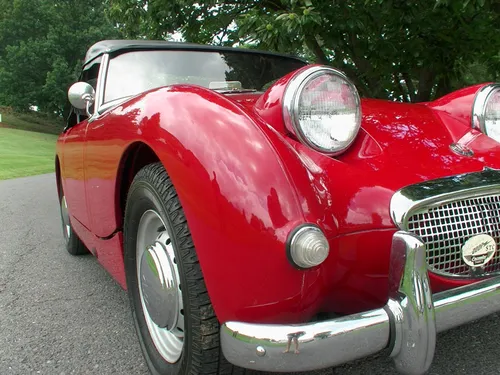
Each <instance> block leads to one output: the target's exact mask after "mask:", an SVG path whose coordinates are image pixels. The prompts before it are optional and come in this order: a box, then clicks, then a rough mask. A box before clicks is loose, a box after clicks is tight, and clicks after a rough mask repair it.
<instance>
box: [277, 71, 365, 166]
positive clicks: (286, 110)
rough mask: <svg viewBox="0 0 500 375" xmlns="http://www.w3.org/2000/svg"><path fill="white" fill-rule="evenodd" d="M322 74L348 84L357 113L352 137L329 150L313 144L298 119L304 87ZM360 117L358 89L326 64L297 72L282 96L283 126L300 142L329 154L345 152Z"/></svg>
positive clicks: (356, 131)
mask: <svg viewBox="0 0 500 375" xmlns="http://www.w3.org/2000/svg"><path fill="white" fill-rule="evenodd" d="M324 74H331V75H335V76H337V77H338V78H340V79H341V80H343V81H344V82H345V83H346V84H347V85H348V86H349V89H350V90H351V93H352V94H353V96H354V100H355V103H356V109H357V112H356V113H357V115H358V118H357V121H356V124H355V128H354V132H353V136H352V138H351V139H350V140H349V142H347V143H346V144H345V145H344V146H343V147H341V148H338V149H335V150H329V149H325V148H322V147H319V146H317V145H316V144H314V143H313V142H312V141H311V140H310V139H308V137H307V136H306V135H305V134H304V131H303V130H302V127H301V125H300V123H299V119H298V113H299V101H300V97H301V94H302V92H303V90H304V88H305V87H306V86H307V85H308V83H310V82H311V81H312V80H314V79H316V78H318V77H320V76H321V75H324ZM361 119H362V112H361V98H360V95H359V93H358V90H357V89H356V86H355V85H354V84H353V83H352V81H351V80H350V79H349V78H348V77H347V76H346V75H345V74H344V73H343V72H341V71H340V70H337V69H334V68H331V67H327V66H313V67H310V68H307V69H305V70H304V71H302V72H300V73H299V74H297V75H296V76H295V77H293V78H292V79H291V80H290V82H289V83H288V85H287V87H286V89H285V93H284V96H283V120H284V123H285V126H286V128H287V129H288V130H289V131H291V132H292V133H293V134H295V135H296V136H297V138H298V139H299V141H300V142H302V143H303V144H305V145H306V146H308V147H310V148H312V149H313V150H315V151H318V152H321V153H323V154H327V155H330V156H336V155H339V154H341V153H343V152H345V151H346V150H347V149H348V148H349V147H350V146H351V145H352V143H353V142H354V141H355V139H356V137H357V134H358V132H359V129H360V128H361Z"/></svg>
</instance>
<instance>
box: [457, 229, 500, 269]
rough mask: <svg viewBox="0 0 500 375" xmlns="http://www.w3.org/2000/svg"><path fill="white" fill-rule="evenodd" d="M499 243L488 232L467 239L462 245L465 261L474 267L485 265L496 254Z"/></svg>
mask: <svg viewBox="0 0 500 375" xmlns="http://www.w3.org/2000/svg"><path fill="white" fill-rule="evenodd" d="M496 249H497V244H496V242H495V239H494V238H493V237H491V236H490V235H487V234H478V235H476V236H473V237H471V238H469V239H468V240H467V241H465V243H464V245H463V246H462V258H463V260H464V262H465V263H466V264H467V265H468V266H470V267H473V268H478V267H484V266H485V265H486V264H487V263H488V262H489V261H490V260H491V259H493V256H494V255H495V251H496Z"/></svg>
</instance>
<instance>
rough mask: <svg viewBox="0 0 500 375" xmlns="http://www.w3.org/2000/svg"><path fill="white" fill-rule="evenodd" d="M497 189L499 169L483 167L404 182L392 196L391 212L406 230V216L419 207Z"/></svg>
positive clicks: (399, 224) (435, 204)
mask: <svg viewBox="0 0 500 375" xmlns="http://www.w3.org/2000/svg"><path fill="white" fill-rule="evenodd" d="M499 192H500V171H499V170H496V169H491V168H485V169H484V170H483V171H481V172H472V173H465V174H460V175H455V176H449V177H444V178H440V179H436V180H430V181H425V182H422V183H418V184H414V185H409V186H406V187H404V188H402V189H400V190H398V191H397V192H396V193H394V195H393V196H392V198H391V203H390V212H391V217H392V220H393V221H394V223H395V224H396V225H397V226H398V227H399V228H400V229H402V230H407V225H408V218H410V217H411V216H413V215H415V214H416V213H418V212H419V210H422V209H429V208H432V207H436V206H439V205H441V204H444V203H449V202H452V201H454V200H457V199H464V198H475V197H479V196H481V195H487V194H494V193H499Z"/></svg>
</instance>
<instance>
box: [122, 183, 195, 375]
mask: <svg viewBox="0 0 500 375" xmlns="http://www.w3.org/2000/svg"><path fill="white" fill-rule="evenodd" d="M173 199H176V198H173ZM147 210H154V211H156V212H157V213H158V214H159V215H160V217H161V218H162V220H163V222H164V223H165V226H167V228H166V229H167V231H168V233H169V234H170V238H171V240H172V244H173V249H174V252H175V257H176V258H177V259H181V254H179V253H178V252H179V250H178V246H177V245H178V241H177V236H176V233H175V231H174V228H173V226H172V222H171V219H170V216H169V215H168V214H167V207H166V206H165V204H164V202H163V200H162V199H161V197H160V196H159V194H158V193H157V191H156V189H155V188H154V187H153V186H152V185H151V184H150V183H148V182H147V181H144V180H140V181H137V182H136V183H133V184H132V187H131V189H130V191H129V195H128V200H127V207H126V211H125V220H124V264H125V274H126V281H127V290H128V296H129V301H130V305H131V310H132V316H133V320H134V324H135V328H136V330H137V332H138V337H139V342H140V345H141V348H142V351H143V353H144V356H145V359H146V361H147V362H148V366H149V368H150V370H151V372H152V373H153V374H154V375H160V374H161V375H175V374H181V373H184V371H183V369H184V368H186V362H187V360H188V359H189V358H190V356H189V348H190V345H191V335H190V331H191V327H190V321H189V309H190V308H189V302H188V301H187V298H186V295H187V291H186V289H187V288H186V286H187V282H186V280H185V275H184V272H183V269H182V268H183V267H182V261H178V262H177V266H178V267H179V277H180V281H181V285H183V286H184V288H183V289H182V298H183V302H184V311H185V314H184V346H183V350H182V354H181V357H180V358H179V359H178V360H177V362H176V363H172V364H171V363H168V362H166V361H165V360H164V359H163V357H162V356H161V355H160V354H159V353H158V351H157V350H156V347H155V345H154V343H153V340H152V338H151V336H150V333H149V330H148V327H147V323H146V320H145V317H144V312H143V309H142V304H141V297H140V293H139V284H138V280H137V266H136V254H137V249H136V242H137V230H138V225H139V221H140V219H141V217H142V215H143V214H144V213H145V212H146V211H147Z"/></svg>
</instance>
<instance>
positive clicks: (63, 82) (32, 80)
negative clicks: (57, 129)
mask: <svg viewBox="0 0 500 375" xmlns="http://www.w3.org/2000/svg"><path fill="white" fill-rule="evenodd" d="M107 6H108V5H107V3H106V2H103V1H97V0H86V1H79V0H37V1H33V0H0V9H1V10H0V87H1V90H0V103H1V104H3V105H8V106H11V107H13V108H15V109H16V110H21V111H23V110H28V109H29V108H30V107H31V106H36V107H38V108H39V110H40V111H43V112H49V113H56V114H59V115H62V114H63V113H64V111H65V109H67V96H66V95H67V89H68V87H69V85H70V84H71V83H72V82H74V81H75V79H76V78H77V74H78V73H79V71H80V68H81V62H82V61H81V59H83V57H84V55H85V52H86V50H87V49H88V47H90V45H92V44H93V43H95V42H96V41H98V40H100V39H104V38H108V37H116V36H118V35H119V33H118V31H117V30H116V29H115V28H114V26H113V25H112V23H111V22H110V21H109V20H108V19H107V18H106V17H105V10H106V7H107Z"/></svg>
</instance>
